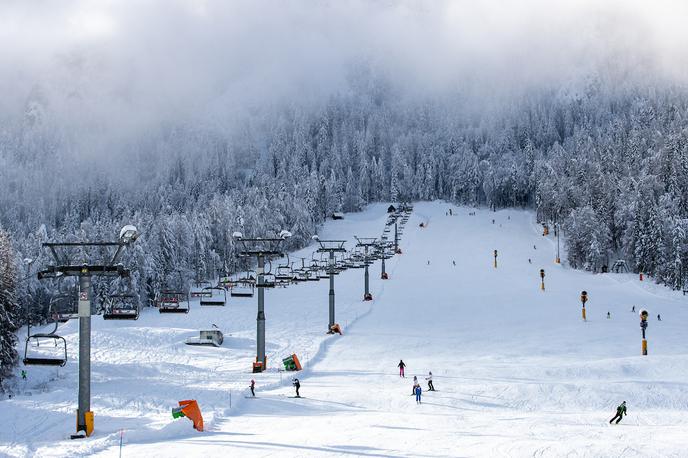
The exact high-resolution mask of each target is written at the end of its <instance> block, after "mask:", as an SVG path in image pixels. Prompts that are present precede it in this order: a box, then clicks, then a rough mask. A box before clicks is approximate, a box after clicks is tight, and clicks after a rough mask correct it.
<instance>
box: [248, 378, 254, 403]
mask: <svg viewBox="0 0 688 458" xmlns="http://www.w3.org/2000/svg"><path fill="white" fill-rule="evenodd" d="M249 388H251V396H253V397H254V398H255V397H256V381H255V380H253V379H251V386H249Z"/></svg>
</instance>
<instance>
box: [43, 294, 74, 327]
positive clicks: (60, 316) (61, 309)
mask: <svg viewBox="0 0 688 458" xmlns="http://www.w3.org/2000/svg"><path fill="white" fill-rule="evenodd" d="M78 309H79V303H78V300H77V293H76V291H74V292H73V293H68V294H58V295H57V296H55V297H53V298H52V299H50V305H49V306H48V311H49V315H50V316H51V317H52V319H53V320H55V321H57V322H59V323H66V322H67V321H69V320H71V319H74V318H77V317H78V316H79V310H78Z"/></svg>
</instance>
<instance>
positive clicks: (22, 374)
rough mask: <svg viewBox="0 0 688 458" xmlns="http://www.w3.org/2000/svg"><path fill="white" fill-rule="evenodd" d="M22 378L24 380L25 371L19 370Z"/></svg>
mask: <svg viewBox="0 0 688 458" xmlns="http://www.w3.org/2000/svg"><path fill="white" fill-rule="evenodd" d="M21 377H22V380H26V371H24V370H23V371H21Z"/></svg>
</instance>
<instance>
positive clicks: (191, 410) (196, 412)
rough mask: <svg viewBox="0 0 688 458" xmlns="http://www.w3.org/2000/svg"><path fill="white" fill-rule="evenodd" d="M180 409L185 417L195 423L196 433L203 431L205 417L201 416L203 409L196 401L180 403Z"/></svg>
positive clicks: (190, 400)
mask: <svg viewBox="0 0 688 458" xmlns="http://www.w3.org/2000/svg"><path fill="white" fill-rule="evenodd" d="M179 407H181V411H182V413H183V414H184V416H185V417H188V418H189V419H190V420H191V421H193V427H194V429H195V430H196V431H203V415H201V408H200V407H198V403H197V402H196V400H195V399H189V400H186V401H179Z"/></svg>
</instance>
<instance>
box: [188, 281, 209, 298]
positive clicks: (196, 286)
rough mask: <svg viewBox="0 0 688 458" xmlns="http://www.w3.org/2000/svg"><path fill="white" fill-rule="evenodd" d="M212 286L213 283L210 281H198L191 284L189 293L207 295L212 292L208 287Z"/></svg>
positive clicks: (193, 295)
mask: <svg viewBox="0 0 688 458" xmlns="http://www.w3.org/2000/svg"><path fill="white" fill-rule="evenodd" d="M212 286H213V285H212V284H211V283H210V282H209V281H196V282H194V283H192V284H191V288H190V289H189V295H190V296H191V297H207V296H208V294H212V293H211V291H209V290H208V288H210V287H212Z"/></svg>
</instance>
